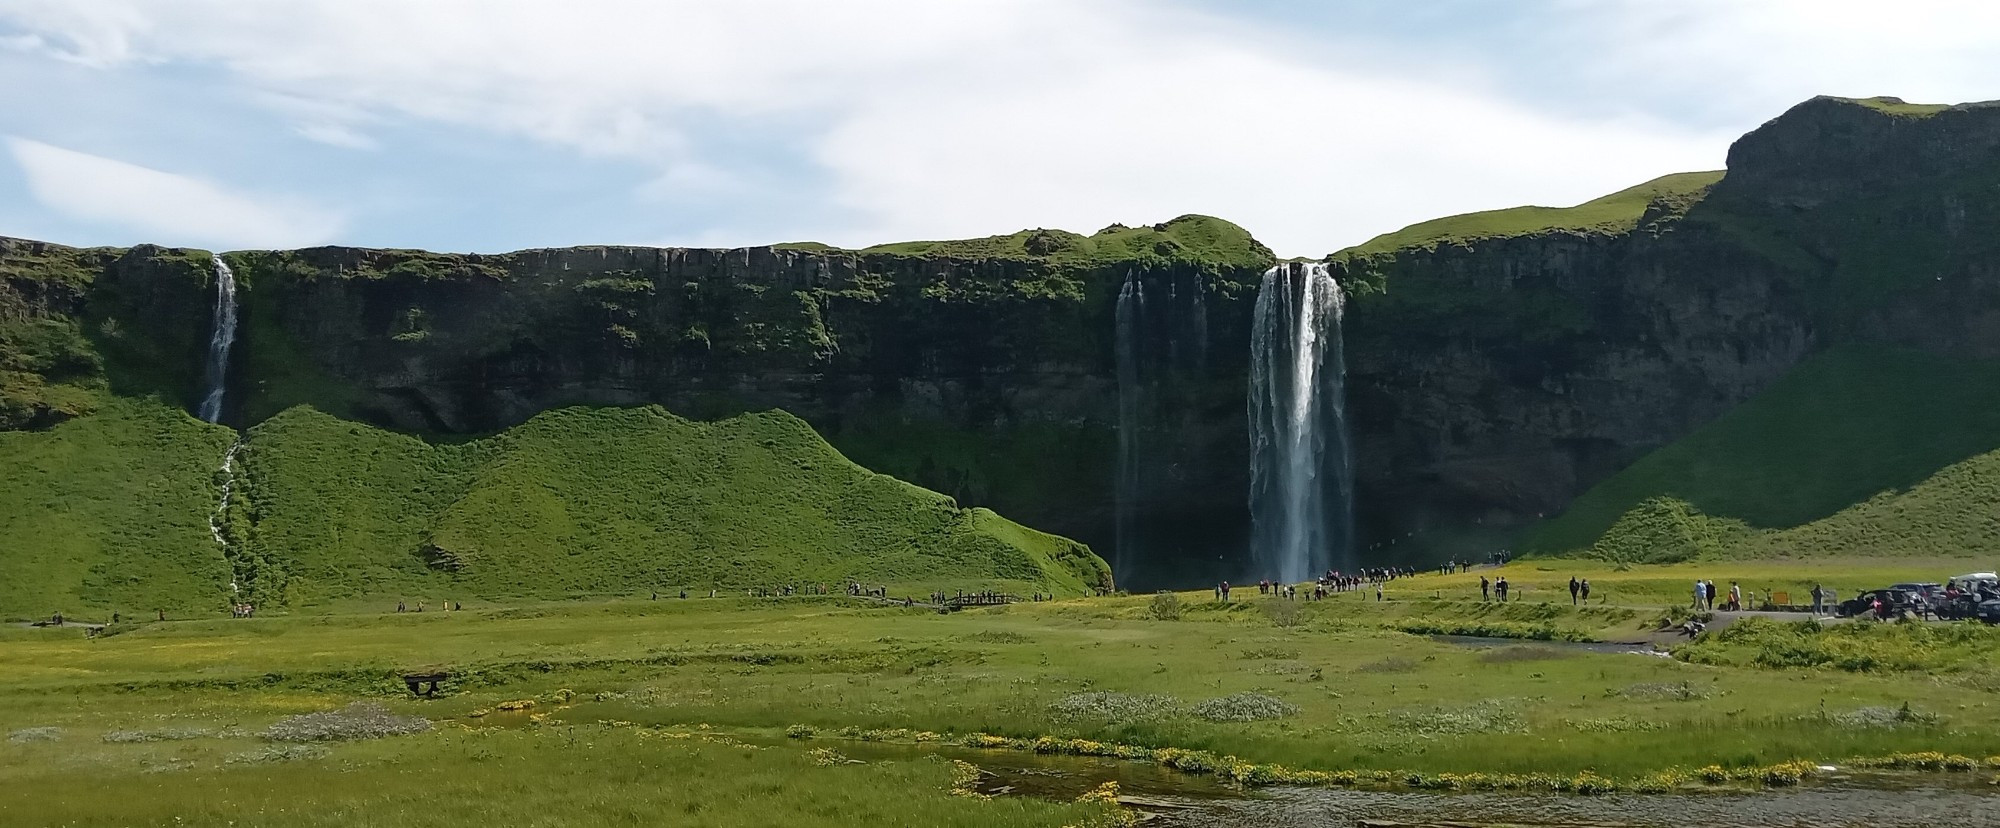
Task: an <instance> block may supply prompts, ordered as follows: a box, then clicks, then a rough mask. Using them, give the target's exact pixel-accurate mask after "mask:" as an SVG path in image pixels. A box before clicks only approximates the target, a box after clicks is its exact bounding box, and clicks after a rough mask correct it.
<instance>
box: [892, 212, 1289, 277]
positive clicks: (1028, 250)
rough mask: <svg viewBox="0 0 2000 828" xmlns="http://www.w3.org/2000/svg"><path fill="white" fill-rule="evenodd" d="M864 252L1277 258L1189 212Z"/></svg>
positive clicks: (1249, 262) (1087, 258)
mask: <svg viewBox="0 0 2000 828" xmlns="http://www.w3.org/2000/svg"><path fill="white" fill-rule="evenodd" d="M861 252H862V253H891V254H896V255H904V256H927V257H937V258H947V259H1041V260H1046V261H1049V262H1051V263H1053V264H1058V265H1075V266H1089V267H1101V266H1105V265H1111V264H1117V263H1120V262H1134V263H1139V264H1165V263H1172V262H1194V263H1198V264H1208V265H1216V266H1221V267H1244V268H1264V267H1270V266H1271V264H1272V263H1273V262H1275V261H1276V257H1274V256H1273V255H1272V253H1271V250H1270V248H1267V247H1265V246H1264V245H1263V243H1261V242H1259V241H1257V240H1256V239H1255V238H1252V237H1251V235H1250V232H1249V231H1247V230H1244V229H1243V228H1241V227H1238V226H1236V225H1235V224H1231V223H1229V222H1227V221H1224V220H1222V219H1219V218H1213V217H1210V216H1198V215H1186V216H1181V217H1180V218H1177V219H1174V220H1172V221H1167V222H1162V223H1160V224H1155V225H1151V226H1145V227H1126V226H1125V225H1122V224H1114V225H1111V226H1110V227H1106V228H1104V229H1103V230H1099V231H1098V232H1097V233H1096V234H1095V235H1090V236H1085V235H1082V234H1079V233H1072V232H1069V231H1067V230H1044V229H1037V230H1022V231H1020V232H1017V233H1011V234H1008V235H1004V236H987V237H985V238H978V239H961V240H957V241H916V242H899V243H895V244H881V245H876V246H874V247H869V248H864V249H863V250H862V251H861Z"/></svg>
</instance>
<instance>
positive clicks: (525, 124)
mask: <svg viewBox="0 0 2000 828" xmlns="http://www.w3.org/2000/svg"><path fill="white" fill-rule="evenodd" d="M1543 8H1544V9H1546V8H1548V7H1547V6H1544V7H1543ZM1554 8H1556V9H1557V10H1558V11H1559V12H1560V13H1559V14H1548V15H1543V17H1545V18H1546V19H1547V20H1549V21H1555V22H1553V23H1551V24H1550V25H1547V26H1527V27H1514V28H1510V29H1508V30H1507V37H1508V38H1509V39H1510V40H1509V41H1508V43H1509V44H1512V43H1513V41H1519V43H1518V45H1507V46H1505V47H1504V48H1497V49H1496V50H1495V51H1494V52H1493V53H1492V54H1497V55H1501V56H1503V58H1504V56H1506V55H1508V54H1512V55H1514V56H1516V57H1522V58H1525V57H1530V56H1532V57H1537V58H1542V59H1544V60H1545V61H1546V62H1547V63H1549V64H1550V65H1552V66H1555V67H1557V68H1556V69H1554V70H1552V71H1559V72H1566V73H1570V74H1583V75H1588V76H1589V77H1591V78H1602V79H1603V80H1601V81H1597V82H1595V85H1594V86H1590V88H1591V89H1592V90H1593V91H1592V94H1600V95H1603V96H1604V97H1605V102H1606V104H1605V105H1599V106H1594V107H1568V106H1557V105H1554V104H1556V103H1557V102H1554V101H1548V100H1536V99H1534V98H1533V97H1532V95H1531V94H1524V93H1523V91H1522V90H1521V89H1518V88H1508V89H1506V90H1505V91H1501V90H1500V89H1499V88H1498V86H1497V85H1495V84H1490V83H1488V82H1487V80H1488V79H1487V78H1486V77H1485V75H1491V74H1492V73H1491V71H1490V69H1491V67H1482V66H1480V65H1479V64H1478V63H1477V62H1476V61H1477V60H1491V59H1494V58H1492V57H1490V56H1489V57H1479V58H1475V57H1469V56H1466V55H1461V54H1458V53H1454V52H1450V51H1448V49H1449V48H1450V47H1449V46H1448V45H1438V43H1443V42H1444V41H1439V42H1438V43H1427V42H1424V41H1422V40H1421V39H1420V38H1419V39H1416V40H1412V41H1410V42H1409V43H1407V44H1405V43H1402V42H1401V41H1390V45H1389V46H1388V47H1386V48H1385V46H1384V43H1383V42H1382V41H1372V42H1365V43H1362V42H1356V43H1348V42H1345V41H1343V40H1342V39H1341V38H1342V36H1343V33H1341V32H1338V31H1334V32H1324V31H1323V32H1314V33H1304V32H1282V31H1274V30H1272V29H1269V28H1258V27H1256V26H1252V25H1249V24H1244V23H1241V22H1235V21H1232V20H1230V19H1228V18H1226V17H1222V16H1218V15H1205V14H1199V13H1195V12H1191V11H1188V10H1187V9H1185V8H1182V7H1180V6H1178V5H1174V4H1171V3H1166V2H1142V1H1141V0H1094V2H1074V1H1073V0H954V1H953V2H936V0H852V2H841V3H829V2H825V0H740V1H739V2H731V3H713V2H705V0H569V2H560V3H558V2H533V1H532V0H429V1H428V2H410V1H409V0H290V2H258V3H245V2H240V0H145V1H144V2H141V0H97V1H96V2H78V1H77V0H0V22H3V23H11V24H12V25H14V26H15V27H17V28H18V29H20V30H21V34H20V35H18V36H16V37H15V38H13V39H12V40H11V41H10V42H12V43H14V44H15V45H16V48H23V49H31V50H39V51H41V52H43V53H46V54H50V55H53V56H56V57H58V58H61V59H64V60H69V61H74V62H78V63H83V64H87V65H91V66H100V67H119V68H122V70H124V71H145V70H147V68H148V67H151V66H153V65H156V64H191V65H197V66H202V67H211V68H213V67H220V68H221V69H223V70H224V71H225V73H226V76H227V77H229V78H231V79H232V82H233V83H234V84H237V85H238V86H239V87H240V90H239V91H240V92H242V93H243V94H245V95H248V96H254V97H255V98H256V99H258V100H260V101H263V102H265V105H266V106H268V107H269V108H271V109H273V110H274V111H276V112H278V113H279V114H280V115H281V116H282V117H284V118H285V119H287V120H288V121H289V122H290V124H291V128H292V129H293V131H295V132H296V133H298V134H300V135H303V136H306V137H308V138H310V139H312V140H316V141H320V142H324V143H331V144H335V145H339V146H350V147H372V146H374V141H373V139H372V138H371V137H370V135H369V133H370V131H371V130H372V128H373V127H375V126H378V125H382V124H385V123H388V122H390V121H392V120H414V121H418V122H423V123H431V124H446V125H451V126H455V127H461V128H473V129H478V130H484V131H489V132H492V133H495V134H501V135H509V136H524V137H527V138H530V139H533V140H535V141H540V142H544V143H546V144H548V145H551V146H554V147H558V148H562V149H564V150H566V151H570V152H575V153H580V154H587V155H593V156H602V157H612V158H619V159H630V160H636V161H638V162H640V163H641V164H644V165H646V166H648V167H650V168H651V169H652V170H653V171H654V174H653V175H650V176H644V177H642V178H643V180H635V182H634V184H633V189H634V192H635V193H636V194H637V195H638V196H639V197H640V199H641V201H642V203H648V200H649V199H657V198H659V197H660V196H661V194H662V193H664V194H666V195H667V196H669V197H671V196H672V195H673V194H674V193H676V192H679V193H681V194H683V197H684V198H688V199H706V198H708V197H710V196H712V195H713V194H714V193H715V192H716V191H717V190H718V189H723V188H727V187H728V186H731V185H730V183H729V182H736V181H741V182H754V184H753V185H750V186H756V187H759V188H769V187H771V186H773V184H772V179H773V175H772V173H771V169H785V168H786V167H785V166H784V165H782V164H773V163H772V159H771V158H770V157H769V154H770V153H776V152H793V153H803V154H804V160H805V161H807V162H809V163H810V164H811V165H812V167H811V169H812V172H813V173H814V174H813V175H812V176H809V177H810V178H811V179H812V181H810V182H807V181H794V182H792V183H791V184H790V186H792V187H795V188H796V192H797V197H796V198H794V199H785V198H775V199H773V198H763V199H760V202H759V203H785V204H788V205H792V206H789V207H788V208H787V210H788V212H790V213H791V215H789V216H788V217H786V218H785V219H784V220H774V218H773V217H772V216H769V215H764V216H759V217H758V219H759V220H758V222H757V225H756V227H755V228H754V229H753V228H749V227H747V226H746V227H737V228H733V229H732V228H731V227H729V226H704V227H700V228H690V229H688V230H686V231H684V232H680V233H678V235H680V236H684V237H688V238H695V237H699V238H702V239H704V240H711V241H712V240H717V239H729V240H732V241H735V242H742V243H748V242H754V241H765V240H769V239H767V238H751V237H748V236H747V234H748V233H752V232H755V233H766V232H770V231H769V228H771V227H773V226H783V227H785V228H787V229H785V230H780V231H777V235H778V237H780V238H818V239H822V240H826V241H832V242H838V243H847V244H859V243H867V242H872V241H882V240H889V239H898V238H910V237H930V238H935V237H944V236H953V235H967V234H984V233H995V232H1006V231H1009V230H1013V229H1017V228H1019V227H1021V226H1029V225H1042V226H1065V227H1069V228H1072V229H1078V230H1084V231H1088V230H1090V229H1092V228H1094V227H1097V226H1101V225H1103V224H1107V223H1110V222H1112V221H1122V222H1125V223H1134V222H1141V221H1158V220H1163V219H1165V218H1169V217H1171V216H1173V215H1176V214H1179V213H1183V212H1203V213H1211V214H1215V215H1220V216H1223V217H1225V218H1229V219H1232V220H1235V221H1237V222H1239V223H1242V224H1244V225H1245V226H1247V227H1249V228H1250V229H1251V230H1252V231H1253V232H1255V233H1256V234H1257V235H1258V236H1259V237H1261V238H1263V239H1265V240H1266V241H1267V242H1268V243H1270V244H1271V245H1272V246H1273V247H1274V248H1276V249H1278V250H1279V252H1281V253H1284V254H1287V255H1291V254H1317V253H1322V252H1325V251H1327V250H1330V249H1333V248H1335V247H1338V246H1341V245H1343V244H1349V243H1354V242H1358V241H1361V240H1363V239H1365V238H1367V237H1369V236H1371V235H1373V234H1375V233H1378V232H1384V231H1388V230H1392V229H1395V228H1396V227H1398V226H1401V225H1402V224H1406V223H1409V222H1413V221H1417V220H1421V219H1424V218H1429V217H1432V216H1436V215H1442V214H1446V213H1452V212H1461V211H1465V210H1471V209H1484V208H1491V207H1500V206H1508V205H1512V204H1518V203H1526V202H1533V203H1543V204H1562V203H1574V202H1579V201H1583V200H1586V199H1588V198H1591V197H1593V196H1596V195H1600V194H1602V193H1605V192H1609V191H1611V190H1615V189H1618V188H1620V187H1623V186H1626V185H1629V184H1633V183H1637V182H1638V181H1640V180H1644V179H1646V178H1650V177H1652V176H1654V175H1658V174H1663V173H1667V172H1675V171H1680V170H1685V169H1698V168H1714V167H1716V166H1719V165H1720V164H1721V161H1722V157H1723V152H1724V150H1725V149H1726V147H1727V144H1728V141H1729V140H1730V139H1731V138H1733V137H1734V135H1735V134H1737V133H1739V132H1741V131H1742V130H1743V129H1747V128H1749V127H1751V126H1754V125H1755V124H1756V123H1757V122H1758V121H1761V120H1762V119H1764V118H1767V117H1770V116H1772V115H1775V114H1776V113H1777V111H1779V110H1780V109H1782V107H1784V106H1786V105H1789V104H1790V103H1794V102H1796V101H1797V100H1799V99H1802V98H1804V97H1806V96H1807V95H1810V94H1814V93H1818V92H1833V93H1848V94H1864V95H1865V94H1878V93H1887V94H1902V95H1904V96H1905V97H1910V98H1913V99H1918V98H1925V97H1943V98H1945V99H1948V100H1949V99H1956V98H1966V97H1979V96H1980V92H1979V90H1981V89H1989V90H1990V89H1993V88H2000V62H1996V61H1991V60H1990V57H1991V55H1992V54H1993V53H1994V51H1995V49H1994V46H1995V45H1996V44H2000V36H1996V35H1995V34H1994V32H1996V31H2000V27H1996V26H1994V25H1993V24H1994V23H2000V12H1995V11H1989V10H1987V9H1986V8H1985V7H1983V6H1974V5H1971V4H1962V3H1958V4H1954V3H1945V2H1942V1H1941V0H1905V2H1900V3H1898V4H1896V6H1895V7H1893V8H1889V9H1884V8H1883V7H1882V6H1881V5H1880V4H1877V3H1861V2H1846V1H1845V0H1811V1H1810V2H1809V0H1769V1H1768V2H1759V3H1744V2H1739V0H1689V2H1686V3H1673V4H1663V3H1604V2H1586V1H1585V0H1575V2H1571V3H1568V4H1567V5H1564V4H1562V3H1561V2H1560V1H1559V0H1558V2H1557V3H1556V5H1555V6H1554ZM1489 14H1491V15H1504V14H1505V12H1502V11H1493V12H1489ZM1539 19H1540V18H1538V20H1539ZM1508 49H1512V50H1513V51H1512V52H1508V51H1507V50H1508ZM1399 50H1400V51H1399ZM1482 54H1486V53H1482ZM1551 55H1553V56H1556V57H1557V58H1559V59H1548V58H1549V56H1551ZM1482 72H1484V73H1485V74H1484V75H1483V74H1482ZM1585 85H1588V84H1585ZM1857 87H1859V88H1857ZM1561 88H1565V89H1576V88H1580V87H1579V86H1578V85H1575V84H1572V85H1570V86H1564V87H1561ZM1634 90H1642V91H1645V92H1646V93H1647V94H1645V95H1637V94H1632V95H1631V97H1632V98H1633V99H1634V100H1635V101H1637V100H1644V101H1660V100H1669V101H1677V102H1680V103H1681V104H1683V106H1682V107H1681V108H1683V109H1694V110H1699V111H1700V112H1701V114H1702V115H1703V117H1701V118H1699V119H1695V120H1693V121H1686V122H1683V121H1679V120H1677V119H1678V118H1679V116H1680V115H1682V114H1684V113H1674V112H1663V111H1660V108H1658V107H1654V108H1652V109H1648V107H1647V106H1646V105H1642V104H1639V103H1636V102H1635V103H1630V104H1629V105H1628V104H1626V103H1625V102H1623V101H1621V100H1620V98H1619V96H1621V95H1626V94H1629V93H1631V92H1632V91H1634ZM1669 108H1672V107H1669ZM1564 112H1595V113H1605V112H1610V113H1616V114H1614V115H1609V116H1606V115H1601V114H1600V115H1593V116H1588V117H1586V116H1581V115H1565V114H1561V113H1564ZM1648 112H1651V113H1652V114H1650V115H1649V114H1646V113H1648ZM1688 123H1699V124H1701V126H1689V125H1687V124H1688ZM746 134H747V135H752V136H754V137H755V140H756V141H757V142H759V143H760V144H769V145H770V146H769V147H753V148H752V149H753V150H755V151H743V148H742V147H728V148H725V149H726V150H727V151H721V152H718V151H717V149H716V147H715V146H714V145H715V143H716V142H717V141H718V140H723V139H720V138H718V136H741V135H746ZM760 152H761V153H763V155H759V153H760ZM759 165H769V168H765V167H760V166H759ZM802 178H803V177H802ZM784 185H785V182H783V181H780V182H778V186H784ZM815 188H822V189H815ZM474 197H476V196H468V198H474ZM666 232H668V233H669V234H674V233H675V231H672V230H668V231H666ZM576 241H579V242H582V241H589V240H588V239H577V240H576Z"/></svg>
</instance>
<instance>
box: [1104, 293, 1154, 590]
mask: <svg viewBox="0 0 2000 828" xmlns="http://www.w3.org/2000/svg"><path fill="white" fill-rule="evenodd" d="M1145 317H1146V285H1145V283H1144V282H1143V281H1141V280H1140V278H1139V276H1138V274H1136V273H1127V274H1125V284H1124V286H1123V287H1120V288H1119V289H1118V335H1117V345H1116V348H1117V351H1118V486H1117V489H1118V491H1117V497H1118V501H1117V504H1116V506H1115V508H1116V509H1117V513H1116V514H1115V515H1114V523H1115V524H1116V525H1115V527H1114V528H1115V529H1116V530H1117V533H1118V538H1117V541H1118V548H1117V550H1116V551H1114V552H1113V553H1112V560H1111V574H1112V577H1113V578H1116V579H1118V580H1120V581H1122V580H1124V579H1125V577H1126V576H1127V575H1129V574H1130V572H1131V568H1132V567H1133V566H1135V565H1137V564H1138V562H1139V560H1140V558H1139V550H1138V537H1137V529H1138V526H1137V523H1138V514H1137V513H1138V509H1137V501H1138V496H1139V484H1140V480H1139V476H1140V472H1139V429H1140V424H1139V420H1140V416H1139V413H1140V410H1141V407H1140V401H1139V395H1140V390H1141V389H1140V385H1139V352H1140V338H1141V336H1142V333H1143V332H1142V330H1141V327H1142V325H1143V323H1144V320H1145Z"/></svg>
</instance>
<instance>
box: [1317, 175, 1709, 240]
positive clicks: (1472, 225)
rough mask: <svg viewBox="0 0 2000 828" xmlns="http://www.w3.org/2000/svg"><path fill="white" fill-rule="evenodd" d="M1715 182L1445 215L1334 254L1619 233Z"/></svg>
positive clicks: (1665, 181) (1684, 204)
mask: <svg viewBox="0 0 2000 828" xmlns="http://www.w3.org/2000/svg"><path fill="white" fill-rule="evenodd" d="M1720 180H1722V172H1721V171H1714V172H1690V173H1675V174H1673V175H1664V176H1661V177H1659V178H1655V179H1653V180H1651V181H1648V182H1646V183H1644V184H1640V185H1638V186H1636V187H1629V188H1626V189H1623V190H1619V191H1618V192H1615V193H1612V194H1610V195H1607V196H1603V197H1601V198H1595V199H1591V200H1590V201H1586V202H1584V203H1582V204H1578V205H1576V206H1574V207H1510V208H1507V209H1504V210H1487V211H1484V212H1478V213H1466V214H1464V215H1458V216H1447V217H1445V218H1440V219H1432V220H1430V221H1426V222H1421V223H1418V224H1412V225H1410V226H1408V227H1405V228H1403V229H1401V230H1397V231H1396V232H1393V233H1384V234H1382V235H1380V236H1376V237H1375V238H1373V239H1369V240H1368V241H1366V242H1363V243H1362V244H1360V245H1357V246H1355V247H1350V248H1347V249H1346V250H1342V251H1340V252H1338V253H1335V254H1334V256H1346V257H1360V256H1368V255H1372V254H1380V253H1389V252H1392V251H1396V250H1404V249H1409V248H1428V247H1437V246H1440V245H1467V244H1470V243H1472V242H1476V241H1479V240H1482V239H1493V238H1503V237H1508V236H1529V235H1535V234H1539V233H1555V232H1570V233H1586V234H1615V233H1624V232H1627V231H1630V230H1632V229H1633V228H1635V227H1637V226H1638V225H1639V221H1640V219H1641V218H1643V217H1644V216H1645V215H1646V211H1647V210H1648V208H1651V207H1653V205H1655V204H1656V203H1657V204H1658V205H1660V209H1662V210H1664V211H1668V212H1673V213H1680V212H1684V211H1686V210H1687V208H1688V207H1689V206H1691V205H1692V204H1693V203H1694V202H1695V201H1698V200H1699V199H1700V198H1701V196H1702V195H1703V194H1705V193H1707V192H1708V188H1709V187H1710V186H1712V185H1714V184H1715V182H1717V181H1720Z"/></svg>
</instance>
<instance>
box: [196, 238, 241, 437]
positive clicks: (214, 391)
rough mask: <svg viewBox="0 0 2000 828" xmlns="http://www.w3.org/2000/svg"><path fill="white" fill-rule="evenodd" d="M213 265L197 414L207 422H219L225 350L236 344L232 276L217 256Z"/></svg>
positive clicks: (225, 374) (226, 370)
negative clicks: (211, 321) (211, 318)
mask: <svg viewBox="0 0 2000 828" xmlns="http://www.w3.org/2000/svg"><path fill="white" fill-rule="evenodd" d="M210 258H211V259H212V260H213V261H214V262H215V327H213V328H211V329H210V330H209V334H208V369H207V373H206V378H207V388H208V392H207V394H206V395H205V396H203V397H202V398H201V409H200V411H199V412H197V413H198V414H200V416H201V418H202V419H203V420H205V421H207V422H211V423H213V422H217V421H219V420H221V419H222V392H223V390H224V389H225V388H226V387H227V385H228V380H229V347H230V346H231V345H234V344H236V274H234V273H231V272H230V270H229V264H228V263H227V262H224V261H223V260H222V257H221V256H213V257H210Z"/></svg>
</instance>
